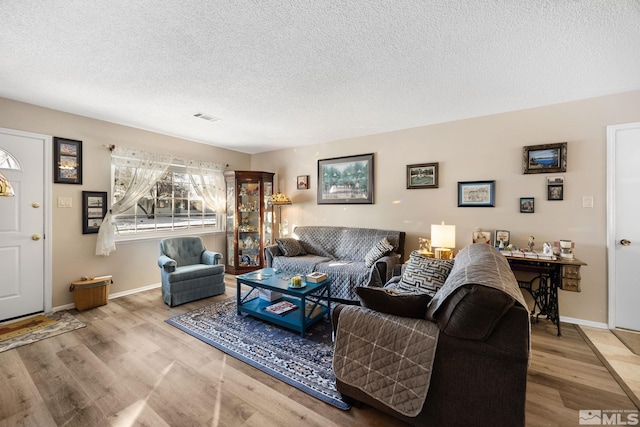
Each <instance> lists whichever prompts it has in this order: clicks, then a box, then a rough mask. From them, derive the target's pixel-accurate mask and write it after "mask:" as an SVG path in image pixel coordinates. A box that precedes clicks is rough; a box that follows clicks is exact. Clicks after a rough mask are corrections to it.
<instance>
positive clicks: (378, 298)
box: [356, 286, 431, 319]
mask: <svg viewBox="0 0 640 427" xmlns="http://www.w3.org/2000/svg"><path fill="white" fill-rule="evenodd" d="M356 294H357V295H358V297H359V298H360V303H361V304H362V306H363V307H366V308H369V309H371V310H375V311H378V312H380V313H386V314H392V315H394V316H401V317H411V318H413V319H424V318H425V313H426V311H427V305H429V301H431V296H429V295H427V294H421V293H414V292H406V291H399V290H396V289H387V288H373V287H370V286H357V287H356Z"/></svg>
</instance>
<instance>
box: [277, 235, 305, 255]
mask: <svg viewBox="0 0 640 427" xmlns="http://www.w3.org/2000/svg"><path fill="white" fill-rule="evenodd" d="M276 243H277V244H278V248H279V249H280V252H282V253H283V254H284V256H298V255H306V254H307V252H306V251H305V250H304V248H303V247H302V243H300V241H299V240H298V239H294V238H291V237H281V238H279V239H276Z"/></svg>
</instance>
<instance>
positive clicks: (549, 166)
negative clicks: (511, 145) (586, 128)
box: [522, 142, 567, 174]
mask: <svg viewBox="0 0 640 427" xmlns="http://www.w3.org/2000/svg"><path fill="white" fill-rule="evenodd" d="M522 154H523V159H522V172H523V173H524V174H531V173H557V172H566V171H567V143H566V142H559V143H555V144H541V145H528V146H525V147H524V149H523V153H522Z"/></svg>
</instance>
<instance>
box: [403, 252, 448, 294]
mask: <svg viewBox="0 0 640 427" xmlns="http://www.w3.org/2000/svg"><path fill="white" fill-rule="evenodd" d="M453 262H454V260H452V259H436V258H429V257H426V256H423V255H421V254H420V253H419V252H418V251H413V252H411V255H410V256H409V264H408V265H407V266H406V268H405V270H404V272H403V273H402V279H400V283H399V284H398V285H399V286H398V287H399V288H400V289H405V290H411V289H413V290H417V291H419V292H425V293H427V294H429V295H431V296H434V295H435V294H436V292H438V290H439V289H440V288H441V287H442V285H444V282H445V280H447V277H448V276H449V273H451V269H452V268H453ZM416 288H418V289H416Z"/></svg>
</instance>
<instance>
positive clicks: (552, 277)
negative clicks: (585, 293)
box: [505, 255, 587, 336]
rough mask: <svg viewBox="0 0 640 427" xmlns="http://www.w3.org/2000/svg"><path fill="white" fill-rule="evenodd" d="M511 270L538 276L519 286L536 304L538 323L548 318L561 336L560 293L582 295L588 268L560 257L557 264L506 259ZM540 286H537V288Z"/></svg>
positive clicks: (522, 281)
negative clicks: (583, 269)
mask: <svg viewBox="0 0 640 427" xmlns="http://www.w3.org/2000/svg"><path fill="white" fill-rule="evenodd" d="M505 258H506V259H507V261H509V265H510V266H511V270H513V272H514V273H515V272H516V271H521V272H529V273H535V274H536V276H535V277H534V278H533V279H531V280H529V281H525V280H520V279H518V285H519V286H520V288H521V289H525V290H526V291H527V292H529V294H530V295H531V297H532V298H533V301H534V306H533V309H532V310H531V317H532V318H533V316H534V315H535V319H536V321H538V318H539V317H540V316H547V319H549V320H551V321H552V322H553V323H554V324H556V325H557V327H558V336H560V335H561V333H560V307H559V304H558V289H562V290H566V291H574V292H580V267H581V266H583V265H587V264H586V263H585V262H582V261H580V260H579V259H576V258H573V259H566V258H560V257H558V258H557V259H555V260H548V259H536V258H524V257H519V256H518V257H513V256H506V255H505ZM536 284H537V286H535V285H536Z"/></svg>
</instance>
